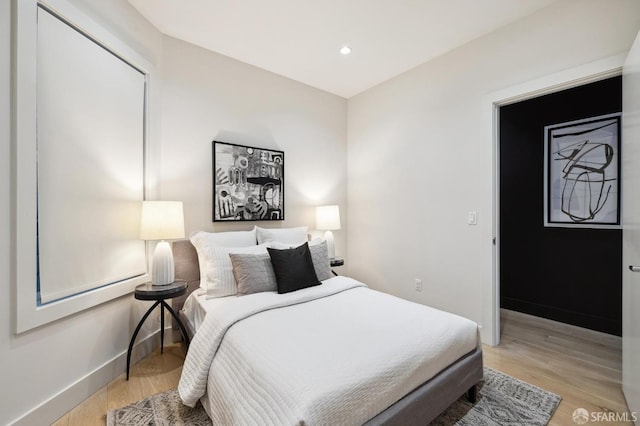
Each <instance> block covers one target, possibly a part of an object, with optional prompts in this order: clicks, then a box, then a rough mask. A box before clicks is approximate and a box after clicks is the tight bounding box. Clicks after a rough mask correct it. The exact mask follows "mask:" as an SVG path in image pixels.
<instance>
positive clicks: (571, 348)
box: [54, 310, 630, 426]
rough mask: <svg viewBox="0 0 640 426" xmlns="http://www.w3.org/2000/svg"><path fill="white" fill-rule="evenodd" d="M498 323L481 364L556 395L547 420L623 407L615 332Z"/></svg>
mask: <svg viewBox="0 0 640 426" xmlns="http://www.w3.org/2000/svg"><path fill="white" fill-rule="evenodd" d="M501 328H502V334H501V336H502V338H501V343H500V345H498V346H496V347H491V346H486V345H484V346H483V350H484V363H485V365H486V366H488V367H491V368H493V369H496V370H499V371H502V372H504V373H506V374H509V375H511V376H513V377H517V378H519V379H521V380H524V381H526V382H528V383H531V384H533V385H536V386H538V387H540V388H543V389H546V390H548V391H550V392H554V393H556V394H558V395H560V396H561V397H562V402H561V403H560V406H559V407H558V409H557V410H556V412H555V414H554V416H553V417H552V419H551V422H550V425H575V423H574V422H573V419H572V414H573V411H574V410H575V409H577V408H585V409H586V410H587V411H589V412H604V411H611V412H614V413H624V412H626V411H627V405H626V403H625V400H624V396H623V394H622V390H621V387H620V380H621V339H620V338H619V337H616V336H611V335H608V334H604V333H598V332H595V331H591V330H586V329H583V328H579V327H573V326H570V325H567V324H562V323H558V322H555V321H549V320H546V319H541V318H536V317H532V316H529V315H525V314H520V313H517V312H511V311H504V310H503V311H502V315H501ZM184 356H185V350H184V346H183V345H182V344H173V345H167V346H165V350H164V354H160V352H159V350H156V351H155V352H153V353H152V354H151V355H149V356H147V357H146V358H145V359H143V360H142V361H140V362H139V363H138V364H136V365H134V366H133V367H132V368H131V374H130V379H129V381H128V382H127V381H126V380H125V376H124V373H123V374H122V375H120V376H119V377H118V378H116V379H115V380H114V381H113V382H111V383H109V385H107V386H105V387H104V388H102V389H100V390H99V391H98V392H96V393H95V394H94V395H92V396H91V397H90V398H88V399H87V400H86V401H85V402H83V403H82V404H80V405H79V406H77V407H76V408H74V409H73V410H71V411H70V412H69V413H67V414H66V415H64V416H63V417H62V418H61V419H59V420H58V421H57V422H55V423H54V425H55V426H67V425H69V426H75V425H82V426H85V425H104V424H105V419H106V412H107V410H110V409H113V408H117V407H121V406H123V405H127V404H129V403H131V402H134V401H138V400H140V399H142V398H145V397H147V396H150V395H153V394H156V393H159V392H163V391H165V390H168V389H171V388H174V387H176V386H177V384H178V380H179V378H180V372H181V371H182V362H183V360H184ZM589 424H594V423H589ZM602 424H603V425H604V424H606V425H616V424H624V423H614V422H606V423H602ZM629 424H630V423H629Z"/></svg>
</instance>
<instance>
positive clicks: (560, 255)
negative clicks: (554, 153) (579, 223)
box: [500, 77, 624, 335]
mask: <svg viewBox="0 0 640 426" xmlns="http://www.w3.org/2000/svg"><path fill="white" fill-rule="evenodd" d="M621 110H622V78H621V77H615V78H610V79H607V80H603V81H599V82H596V83H591V84H588V85H584V86H580V87H576V88H573V89H569V90H564V91H561V92H557V93H553V94H549V95H545V96H542V97H539V98H535V99H530V100H527V101H523V102H519V103H516V104H512V105H507V106H504V107H501V108H500V296H501V301H500V303H501V307H502V308H506V309H511V310H515V311H520V312H525V313H528V314H532V315H537V316H540V317H544V318H549V319H553V320H557V321H562V322H565V323H569V324H574V325H578V326H581V327H586V328H590V329H593V330H598V331H603V332H606V333H611V334H616V335H621V332H622V231H621V230H620V229H613V230H612V229H583V228H579V229H578V228H545V227H544V225H543V178H544V177H543V173H544V163H543V157H544V126H546V125H549V124H557V123H563V122H567V121H572V120H578V119H582V118H587V117H593V116H598V115H603V114H609V113H614V112H620V111H621ZM621 155H624V153H621ZM621 185H624V182H622V183H621ZM622 202H624V200H622Z"/></svg>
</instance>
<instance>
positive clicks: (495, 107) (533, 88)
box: [486, 53, 627, 346]
mask: <svg viewBox="0 0 640 426" xmlns="http://www.w3.org/2000/svg"><path fill="white" fill-rule="evenodd" d="M626 56H627V55H626V53H624V54H618V55H614V56H609V57H607V58H603V59H601V60H598V61H595V62H591V63H588V64H584V65H580V66H578V67H574V68H571V69H568V70H564V71H561V72H558V73H554V74H550V75H547V76H544V77H541V78H538V79H535V80H532V81H529V82H527V83H523V84H519V85H516V86H512V87H508V88H505V89H502V90H499V91H495V92H492V93H490V94H489V95H487V99H486V105H487V106H489V107H490V108H491V117H492V125H491V140H492V155H493V167H492V169H493V170H492V172H493V182H492V196H493V200H492V209H493V215H492V241H494V242H495V243H493V242H492V260H493V261H492V280H491V281H492V287H491V307H490V321H491V330H490V333H489V336H490V342H489V344H490V345H491V346H497V345H498V344H499V343H500V235H499V234H500V107H502V106H505V105H509V104H513V103H516V102H520V101H525V100H527V99H531V98H535V97H539V96H543V95H547V94H549V93H554V92H559V91H561V90H565V89H570V88H572V87H577V86H582V85H584V84H588V83H593V82H595V81H599V80H604V79H607V78H610V77H616V76H619V75H622V65H623V64H624V61H625V59H626Z"/></svg>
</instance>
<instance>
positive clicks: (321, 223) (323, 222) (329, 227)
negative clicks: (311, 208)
mask: <svg viewBox="0 0 640 426" xmlns="http://www.w3.org/2000/svg"><path fill="white" fill-rule="evenodd" d="M316 229H320V230H323V231H334V230H336V229H340V209H339V208H338V206H318V207H316Z"/></svg>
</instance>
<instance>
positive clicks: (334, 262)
mask: <svg viewBox="0 0 640 426" xmlns="http://www.w3.org/2000/svg"><path fill="white" fill-rule="evenodd" d="M329 264H330V265H331V267H334V266H342V265H344V259H343V258H341V257H335V258H333V259H329Z"/></svg>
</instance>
